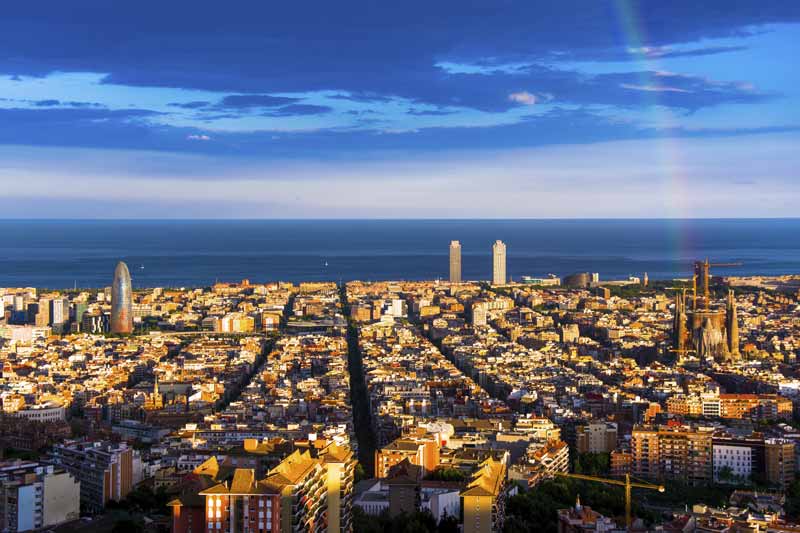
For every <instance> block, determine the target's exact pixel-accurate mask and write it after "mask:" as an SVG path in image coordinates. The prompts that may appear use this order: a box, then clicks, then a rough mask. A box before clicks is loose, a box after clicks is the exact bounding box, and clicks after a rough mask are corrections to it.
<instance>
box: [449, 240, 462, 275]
mask: <svg viewBox="0 0 800 533" xmlns="http://www.w3.org/2000/svg"><path fill="white" fill-rule="evenodd" d="M450 283H461V243H460V242H458V241H450Z"/></svg>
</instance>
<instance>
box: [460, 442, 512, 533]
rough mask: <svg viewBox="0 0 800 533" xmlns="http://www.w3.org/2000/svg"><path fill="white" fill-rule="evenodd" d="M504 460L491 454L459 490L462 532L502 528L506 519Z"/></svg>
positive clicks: (478, 531) (488, 532)
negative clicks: (461, 489) (499, 459)
mask: <svg viewBox="0 0 800 533" xmlns="http://www.w3.org/2000/svg"><path fill="white" fill-rule="evenodd" d="M506 475H507V468H506V465H505V463H503V462H501V461H495V460H494V459H492V458H491V457H490V458H489V459H487V460H486V461H484V462H483V464H481V467H480V468H479V469H478V471H477V472H476V473H475V474H474V475H473V477H472V480H471V481H470V482H469V484H468V485H467V487H466V488H465V489H464V490H463V491H462V492H461V502H462V509H463V511H464V524H463V526H464V527H463V529H462V531H463V532H464V533H491V532H494V531H502V530H503V524H504V522H505V499H506V486H505V484H506Z"/></svg>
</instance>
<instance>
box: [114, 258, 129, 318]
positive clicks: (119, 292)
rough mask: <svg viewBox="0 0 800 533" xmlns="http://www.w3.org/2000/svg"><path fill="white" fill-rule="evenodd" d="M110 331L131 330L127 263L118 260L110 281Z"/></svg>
mask: <svg viewBox="0 0 800 533" xmlns="http://www.w3.org/2000/svg"><path fill="white" fill-rule="evenodd" d="M111 332H112V333H132V332H133V290H132V288H131V273H130V271H129V270H128V265H126V264H125V263H123V262H122V261H120V262H119V263H117V268H115V269H114V281H113V282H112V283H111Z"/></svg>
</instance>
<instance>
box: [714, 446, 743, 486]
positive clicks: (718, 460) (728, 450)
mask: <svg viewBox="0 0 800 533" xmlns="http://www.w3.org/2000/svg"><path fill="white" fill-rule="evenodd" d="M713 465H714V481H715V482H717V483H736V482H737V481H741V480H749V479H750V476H751V474H752V473H753V449H752V448H750V447H749V446H744V445H743V446H737V445H734V444H714V446H713ZM723 471H729V472H730V474H731V478H730V479H725V476H723V477H722V478H720V473H721V472H723Z"/></svg>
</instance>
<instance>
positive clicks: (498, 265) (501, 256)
mask: <svg viewBox="0 0 800 533" xmlns="http://www.w3.org/2000/svg"><path fill="white" fill-rule="evenodd" d="M505 284H506V245H505V243H504V242H503V241H500V240H497V241H494V245H492V285H505Z"/></svg>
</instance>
